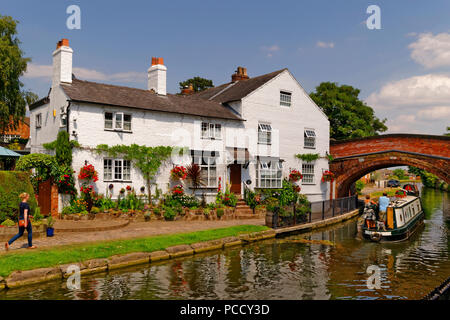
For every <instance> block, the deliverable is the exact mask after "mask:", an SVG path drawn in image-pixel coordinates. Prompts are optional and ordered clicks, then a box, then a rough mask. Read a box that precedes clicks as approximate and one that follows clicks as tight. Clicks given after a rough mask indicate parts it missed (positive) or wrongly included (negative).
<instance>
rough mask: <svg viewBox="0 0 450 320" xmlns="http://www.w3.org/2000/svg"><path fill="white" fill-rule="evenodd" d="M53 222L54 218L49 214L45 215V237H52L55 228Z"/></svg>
mask: <svg viewBox="0 0 450 320" xmlns="http://www.w3.org/2000/svg"><path fill="white" fill-rule="evenodd" d="M54 224H55V219H53V217H52V216H51V215H50V216H48V217H47V237H53V236H54V234H55V228H53V225H54Z"/></svg>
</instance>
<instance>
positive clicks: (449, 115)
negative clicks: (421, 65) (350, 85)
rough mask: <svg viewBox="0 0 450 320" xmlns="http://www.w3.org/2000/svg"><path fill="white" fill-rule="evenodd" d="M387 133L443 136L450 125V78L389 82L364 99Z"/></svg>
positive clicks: (441, 75)
mask: <svg viewBox="0 0 450 320" xmlns="http://www.w3.org/2000/svg"><path fill="white" fill-rule="evenodd" d="M366 102H367V104H368V105H369V106H371V107H373V108H374V110H375V111H376V113H377V115H378V116H379V117H380V118H387V119H388V121H387V123H386V125H387V126H388V128H389V130H388V132H389V133H392V132H405V133H407V132H409V133H431V134H442V133H443V132H444V131H445V128H446V126H448V123H450V122H449V121H450V76H447V75H443V74H426V75H422V76H415V77H410V78H405V79H401V80H398V81H392V82H390V83H387V84H386V85H384V86H382V87H381V89H380V90H379V91H377V92H374V93H372V94H371V95H369V97H368V98H367V99H366Z"/></svg>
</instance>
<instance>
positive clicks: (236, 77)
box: [231, 67, 249, 82]
mask: <svg viewBox="0 0 450 320" xmlns="http://www.w3.org/2000/svg"><path fill="white" fill-rule="evenodd" d="M247 79H249V76H248V75H247V68H244V67H237V70H236V71H235V73H234V74H233V75H232V76H231V81H232V82H236V81H242V80H247Z"/></svg>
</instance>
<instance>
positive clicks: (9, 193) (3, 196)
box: [0, 171, 37, 222]
mask: <svg viewBox="0 0 450 320" xmlns="http://www.w3.org/2000/svg"><path fill="white" fill-rule="evenodd" d="M22 192H26V193H28V194H29V195H30V199H29V200H28V204H29V205H30V212H35V210H36V208H37V202H36V198H35V196H34V190H33V186H32V185H31V183H30V178H29V175H28V173H26V172H17V171H0V222H2V221H4V220H6V219H11V220H13V221H17V218H18V216H19V204H20V199H19V195H20V194H21V193H22Z"/></svg>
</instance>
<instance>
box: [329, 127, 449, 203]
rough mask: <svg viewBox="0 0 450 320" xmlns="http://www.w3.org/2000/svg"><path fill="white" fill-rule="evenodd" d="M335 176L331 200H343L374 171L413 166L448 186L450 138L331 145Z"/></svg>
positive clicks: (382, 138) (403, 137)
mask: <svg viewBox="0 0 450 320" xmlns="http://www.w3.org/2000/svg"><path fill="white" fill-rule="evenodd" d="M330 154H331V155H332V156H333V158H334V160H333V162H332V163H331V164H330V170H331V171H332V172H334V173H335V174H336V180H335V183H334V192H333V194H334V197H345V196H348V195H349V193H350V186H351V185H352V184H353V183H354V182H356V181H357V180H358V179H360V178H361V177H363V176H364V175H366V174H367V173H369V172H372V171H374V170H378V169H382V168H388V167H394V166H414V167H417V168H420V169H425V170H426V171H428V172H430V173H433V174H434V175H436V176H438V177H439V178H440V179H442V180H444V181H445V182H446V183H448V184H450V137H446V136H433V135H418V134H386V135H379V136H373V137H366V138H358V139H351V140H344V141H331V142H330Z"/></svg>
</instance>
